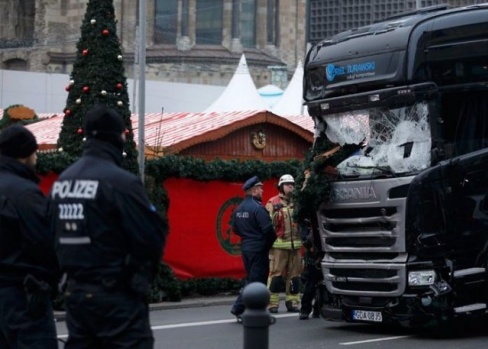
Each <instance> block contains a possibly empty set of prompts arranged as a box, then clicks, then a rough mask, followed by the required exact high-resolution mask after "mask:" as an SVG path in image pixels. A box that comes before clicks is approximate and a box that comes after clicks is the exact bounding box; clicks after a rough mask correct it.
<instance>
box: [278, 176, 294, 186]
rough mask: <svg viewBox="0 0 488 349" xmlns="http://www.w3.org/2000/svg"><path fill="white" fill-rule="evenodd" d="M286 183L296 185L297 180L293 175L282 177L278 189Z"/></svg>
mask: <svg viewBox="0 0 488 349" xmlns="http://www.w3.org/2000/svg"><path fill="white" fill-rule="evenodd" d="M284 183H295V179H294V178H293V176H292V175H289V174H285V175H283V176H281V177H280V181H279V182H278V187H279V186H281V185H282V184H284Z"/></svg>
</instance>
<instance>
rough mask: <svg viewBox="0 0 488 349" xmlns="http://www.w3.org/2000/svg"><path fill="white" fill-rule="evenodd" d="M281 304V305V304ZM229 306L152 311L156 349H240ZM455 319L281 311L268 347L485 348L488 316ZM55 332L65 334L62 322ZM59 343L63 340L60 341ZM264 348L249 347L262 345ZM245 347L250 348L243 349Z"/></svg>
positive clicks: (237, 328)
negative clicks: (404, 323)
mask: <svg viewBox="0 0 488 349" xmlns="http://www.w3.org/2000/svg"><path fill="white" fill-rule="evenodd" d="M282 308H283V307H282ZM229 309H230V306H229V305H209V306H204V307H201V306H200V307H195V308H175V309H163V310H160V311H152V312H151V324H152V327H153V332H154V337H155V346H154V347H155V348H156V349H163V348H164V349H244V344H243V340H244V339H243V336H244V329H243V326H242V325H240V324H237V323H236V321H235V319H234V318H233V317H232V316H231V315H230V313H229ZM486 320H487V319H486V318H485V319H482V320H480V319H478V320H476V321H468V322H466V321H465V322H459V323H458V324H457V327H456V329H455V330H454V331H452V332H450V333H448V334H442V335H438V334H432V333H419V332H414V331H411V330H406V329H399V328H386V327H382V326H380V327H378V326H374V325H369V324H347V323H337V322H328V321H324V320H322V319H309V320H298V315H297V314H291V313H286V312H284V311H281V312H280V313H279V314H277V315H276V323H275V324H273V325H271V326H270V327H269V346H268V348H269V349H322V348H324V349H334V348H342V349H346V348H351V349H356V348H358V349H359V348H361V349H363V348H367V349H369V348H388V349H390V348H394V349H417V348H419V349H420V348H421V349H450V348H452V349H467V348H485V347H487V344H486V343H487V340H488V321H486ZM57 326H58V335H59V337H60V338H61V339H64V338H66V336H65V334H66V328H65V325H64V322H59V323H58V324H57ZM60 348H63V345H62V344H60ZM264 348H266V346H265V347H263V348H253V349H264ZM245 349H249V348H245Z"/></svg>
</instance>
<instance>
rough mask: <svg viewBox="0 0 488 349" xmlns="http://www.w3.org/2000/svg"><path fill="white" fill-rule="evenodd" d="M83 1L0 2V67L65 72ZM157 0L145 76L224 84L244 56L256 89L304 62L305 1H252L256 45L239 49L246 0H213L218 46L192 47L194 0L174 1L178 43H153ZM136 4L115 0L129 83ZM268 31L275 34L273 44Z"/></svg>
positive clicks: (150, 16)
mask: <svg viewBox="0 0 488 349" xmlns="http://www.w3.org/2000/svg"><path fill="white" fill-rule="evenodd" d="M87 1H88V0H0V21H1V22H0V69H16V70H27V71H35V72H51V73H68V74H69V73H70V72H71V70H72V65H73V63H74V60H75V57H76V44H77V42H78V39H79V35H80V32H81V31H80V27H81V24H82V21H83V18H84V15H85V9H86V3H87ZM156 1H161V0H146V4H147V21H146V27H147V30H146V48H147V50H146V61H147V67H146V74H147V75H146V78H147V79H155V80H164V81H170V82H184V83H198V84H211V85H226V84H227V83H228V82H229V81H230V79H231V77H232V75H233V73H234V71H235V69H236V66H237V64H238V62H239V59H240V56H241V54H242V53H244V54H245V55H246V59H247V63H248V66H249V68H250V72H251V74H252V76H253V79H254V82H255V84H256V85H257V86H258V87H260V86H264V85H266V84H269V83H271V82H272V81H275V80H276V76H274V74H275V73H276V72H281V73H282V72H283V70H285V71H287V72H288V76H289V77H290V76H291V74H292V73H293V72H294V70H295V68H296V66H297V64H298V62H299V61H302V62H303V61H304V57H305V28H306V1H307V0H255V4H256V13H255V16H256V17H255V42H256V44H255V47H243V45H242V44H241V42H240V38H239V36H237V37H233V34H234V36H235V33H236V29H235V27H233V26H234V25H235V23H234V22H236V18H238V19H239V17H236V16H235V14H234V12H233V11H234V9H235V8H234V7H235V6H236V5H237V6H239V10H240V9H241V6H242V1H243V0H215V2H216V4H217V5H219V4H220V5H221V6H222V12H223V18H222V42H221V44H220V45H219V44H216V45H201V44H200V45H199V44H197V43H196V35H195V32H196V24H195V23H196V18H197V16H198V13H197V11H196V7H197V0H178V13H177V14H176V17H177V26H176V27H177V33H176V40H175V42H174V43H171V44H159V43H157V42H156V40H155V8H156V4H155V2H156ZM247 1H249V0H247ZM270 4H271V10H270ZM138 6H139V5H138V1H135V0H131V1H127V0H125V1H124V0H114V7H115V16H116V18H117V20H118V27H117V30H118V36H119V39H120V41H121V43H122V47H123V51H124V61H125V62H126V75H127V77H129V78H131V77H133V74H134V72H137V71H138V69H134V67H135V64H134V61H135V60H136V54H137V52H138V48H137V41H138V35H137V31H136V28H137V23H138ZM185 6H187V8H186V9H185ZM185 11H186V12H185ZM270 11H273V13H272V14H271V15H270ZM185 13H187V18H185V17H184V16H185ZM269 18H273V19H274V21H275V22H274V23H273V24H274V25H273V26H269V25H267V20H268V19H269ZM184 23H187V26H186V27H184ZM236 23H237V22H236ZM270 28H271V29H270ZM269 30H272V31H273V33H271V34H272V35H271V37H273V40H272V41H271V42H270V40H269V37H270V35H269V34H270V33H269ZM237 32H238V30H237ZM269 67H273V68H269ZM276 67H281V69H276ZM282 87H284V86H282Z"/></svg>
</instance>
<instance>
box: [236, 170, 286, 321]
mask: <svg viewBox="0 0 488 349" xmlns="http://www.w3.org/2000/svg"><path fill="white" fill-rule="evenodd" d="M242 189H243V190H244V191H245V192H246V197H245V199H244V200H243V201H242V202H241V204H240V205H239V206H238V207H237V208H236V210H235V211H234V213H233V216H232V228H233V230H234V232H235V233H236V234H237V235H239V236H240V237H241V253H242V261H243V263H244V269H245V271H246V283H251V282H261V283H262V284H265V285H266V280H267V277H268V272H269V261H268V252H269V249H270V248H271V246H272V245H273V242H274V241H275V239H276V234H275V231H274V229H273V225H272V223H271V218H270V217H269V213H268V211H266V209H265V208H264V206H263V205H262V204H261V200H262V199H263V183H261V181H260V180H259V178H258V177H257V176H254V177H252V178H250V179H248V180H247V181H246V182H245V183H244V185H243V186H242ZM244 310H245V306H244V303H243V301H242V294H239V296H238V297H237V299H236V301H235V303H234V305H233V306H232V309H231V311H230V312H231V313H232V314H233V315H235V316H236V317H237V320H238V321H239V322H240V316H241V314H242V313H243V312H244Z"/></svg>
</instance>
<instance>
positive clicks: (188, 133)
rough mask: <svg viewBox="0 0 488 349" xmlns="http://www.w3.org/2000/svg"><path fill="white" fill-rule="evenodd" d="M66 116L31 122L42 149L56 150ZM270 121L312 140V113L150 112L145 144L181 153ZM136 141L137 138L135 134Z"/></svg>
mask: <svg viewBox="0 0 488 349" xmlns="http://www.w3.org/2000/svg"><path fill="white" fill-rule="evenodd" d="M63 117H64V115H62V114H61V115H54V116H52V117H48V118H45V119H44V120H42V121H39V122H36V123H34V124H31V125H28V126H27V127H28V128H29V129H30V130H31V131H32V132H33V133H34V135H35V136H36V138H37V142H38V143H39V148H40V150H48V149H55V148H56V144H57V141H58V136H59V132H60V130H61V125H62V122H63ZM131 121H132V128H133V132H134V135H137V133H138V127H139V122H138V115H137V114H132V116H131ZM260 123H269V124H274V125H277V126H280V127H282V128H285V129H288V130H290V131H292V132H294V133H296V134H297V135H299V136H300V137H302V138H303V139H305V140H307V141H309V142H312V141H313V130H314V123H313V120H312V118H311V117H310V116H306V115H296V116H286V117H281V116H278V115H275V114H273V113H271V112H269V111H266V110H262V111H256V110H252V111H238V112H213V113H165V114H162V113H148V114H146V116H145V129H144V133H145V137H144V141H145V145H146V147H149V148H153V149H155V148H158V149H162V150H163V151H162V153H163V154H168V153H178V152H180V151H182V150H184V149H186V148H188V147H191V146H194V145H196V144H199V143H203V142H208V141H213V140H216V139H219V138H222V137H223V136H225V135H228V134H229V133H231V132H233V131H235V130H238V129H240V128H243V127H246V126H250V125H254V124H260ZM134 140H135V141H136V143H137V137H136V136H134Z"/></svg>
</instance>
